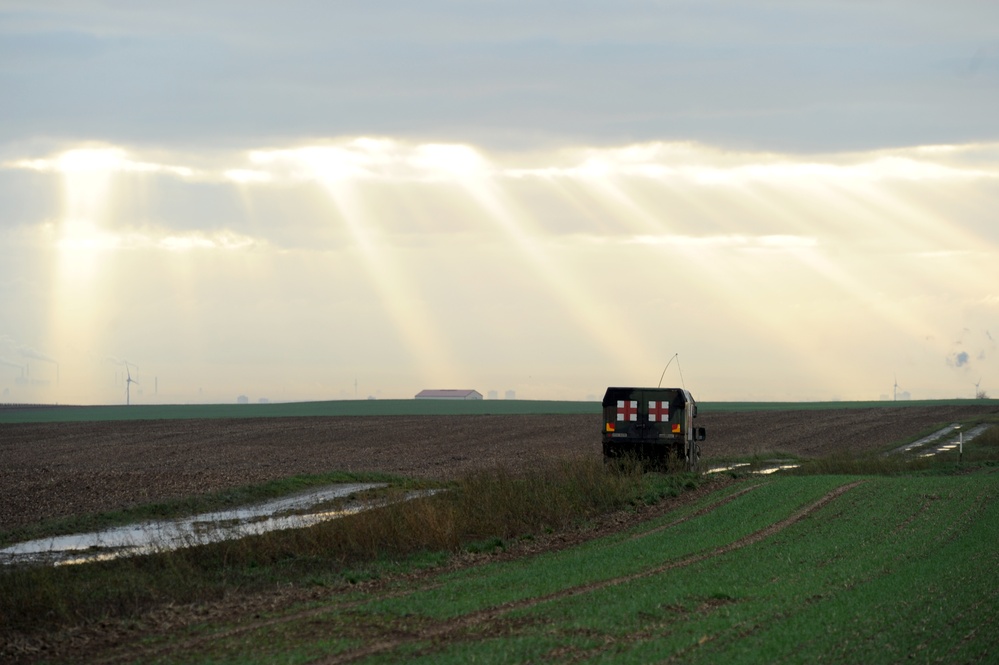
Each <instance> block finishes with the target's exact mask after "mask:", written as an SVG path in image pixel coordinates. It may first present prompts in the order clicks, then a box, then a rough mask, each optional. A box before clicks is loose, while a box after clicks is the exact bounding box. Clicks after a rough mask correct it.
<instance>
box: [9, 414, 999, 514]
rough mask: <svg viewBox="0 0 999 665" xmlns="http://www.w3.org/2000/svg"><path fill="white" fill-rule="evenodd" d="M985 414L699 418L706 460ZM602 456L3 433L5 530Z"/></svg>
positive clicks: (450, 427) (563, 425)
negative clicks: (202, 501) (227, 491)
mask: <svg viewBox="0 0 999 665" xmlns="http://www.w3.org/2000/svg"><path fill="white" fill-rule="evenodd" d="M997 412H999V407H996V406H994V405H968V406H959V407H933V408H930V407H904V408H901V407H900V408H877V409H839V410H817V411H785V412H777V411H755V412H726V413H710V412H708V413H702V415H701V417H700V418H698V424H699V425H702V426H704V427H705V428H706V429H707V431H708V440H707V441H705V442H704V443H703V444H702V451H703V453H704V459H705V460H706V461H708V462H710V460H711V459H712V458H727V457H732V456H739V455H748V454H753V453H768V452H774V451H778V452H780V451H782V452H788V453H794V454H797V455H801V456H804V457H817V456H823V455H828V454H832V453H835V452H842V453H845V454H851V455H853V454H859V453H863V452H865V451H872V450H883V449H886V448H888V447H890V446H891V445H892V444H895V443H898V442H901V441H903V440H905V439H907V438H911V437H914V436H916V435H917V434H919V433H921V432H924V431H926V430H927V429H929V428H932V427H934V426H938V425H944V424H947V423H950V422H954V421H957V420H961V419H964V418H970V417H974V416H979V415H984V414H994V413H997ZM584 455H594V456H596V455H600V418H599V416H596V415H593V416H589V415H583V416H580V415H565V416H392V417H386V418H357V417H328V418H274V419H240V420H188V421H177V420H170V421H167V420H164V421H137V422H135V421H133V422H118V423H62V424H30V425H0V460H2V464H0V529H9V528H13V527H17V526H21V525H25V524H30V523H33V522H36V521H38V520H40V519H45V518H52V517H63V516H69V515H73V514H81V513H90V512H95V511H105V510H114V509H118V508H123V507H127V506H130V505H134V504H137V503H145V502H151V501H158V500H164V499H170V498H179V497H183V496H189V495H191V494H200V493H205V492H211V491H215V490H220V489H224V488H228V487H235V486H240V485H246V484H250V483H259V482H263V481H266V480H271V479H274V478H281V477H285V476H289V475H295V474H305V473H321V472H328V471H334V470H350V471H386V472H391V473H398V474H404V475H410V476H420V477H428V478H447V477H453V476H456V475H459V474H462V473H466V472H468V471H472V470H474V469H482V468H495V467H496V466H500V465H505V466H508V467H513V468H518V467H527V466H529V465H531V464H533V463H536V462H538V461H541V460H544V459H548V458H562V457H570V456H584Z"/></svg>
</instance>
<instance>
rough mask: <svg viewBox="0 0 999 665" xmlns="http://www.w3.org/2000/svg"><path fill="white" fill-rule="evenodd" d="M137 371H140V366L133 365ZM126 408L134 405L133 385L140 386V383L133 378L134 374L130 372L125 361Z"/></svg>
mask: <svg viewBox="0 0 999 665" xmlns="http://www.w3.org/2000/svg"><path fill="white" fill-rule="evenodd" d="M132 367H135V369H137V370H138V369H139V368H138V366H136V365H132ZM125 376H126V377H128V378H126V379H125V406H129V405H131V403H132V390H131V388H132V384H133V383H135V384H138V383H139V382H138V381H136V380H135V379H133V378H132V373H131V372H129V371H128V361H127V360H126V361H125Z"/></svg>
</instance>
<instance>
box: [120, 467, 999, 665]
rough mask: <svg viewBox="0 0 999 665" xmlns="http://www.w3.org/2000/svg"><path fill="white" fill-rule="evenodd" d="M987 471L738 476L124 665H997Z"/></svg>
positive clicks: (168, 644)
mask: <svg viewBox="0 0 999 665" xmlns="http://www.w3.org/2000/svg"><path fill="white" fill-rule="evenodd" d="M997 468H999V467H989V466H986V467H981V468H979V469H978V471H977V472H975V473H970V474H966V475H949V474H944V475H920V476H902V477H862V476H817V477H816V476H812V477H793V476H788V477H773V478H767V479H747V480H744V481H742V482H739V483H735V484H733V485H728V486H725V487H724V488H722V489H719V490H717V491H716V492H714V493H711V494H709V495H707V496H705V497H703V498H702V499H700V500H699V501H698V502H696V503H693V504H692V505H688V506H686V507H684V508H682V509H679V510H676V511H673V512H671V513H669V514H666V515H664V516H662V517H659V518H657V519H655V520H653V521H649V522H645V523H641V524H640V525H638V526H635V527H632V528H630V529H628V530H625V531H621V532H618V533H615V534H613V535H610V536H607V537H603V538H600V539H597V540H591V541H589V542H586V543H584V544H581V545H578V546H575V547H571V548H568V549H563V550H561V551H551V552H546V553H543V554H540V555H538V556H533V557H526V558H525V557H520V558H515V559H513V560H508V561H497V562H495V563H486V564H485V565H477V566H473V567H466V568H462V569H459V570H457V571H452V572H447V571H446V570H445V571H443V572H440V573H437V574H433V575H430V576H426V575H424V576H418V577H416V578H414V579H408V578H406V577H401V578H397V579H395V580H394V581H390V582H389V583H387V584H383V585H376V586H375V587H372V588H371V589H370V590H365V589H363V588H361V589H358V590H356V591H351V592H347V593H343V592H341V593H334V594H329V595H328V596H326V597H325V598H324V599H323V600H321V601H313V602H309V603H307V604H296V605H289V606H284V607H275V608H274V609H273V610H272V611H271V612H269V613H267V614H266V615H260V614H257V615H256V616H252V617H251V616H247V617H243V618H242V619H241V620H237V621H231V620H229V621H226V622H224V623H222V624H219V623H215V622H212V621H208V622H201V623H198V624H197V625H195V626H193V627H189V628H187V629H185V630H184V631H182V632H181V633H180V634H177V633H171V634H170V635H169V636H161V637H157V638H153V639H150V640H149V641H148V642H146V643H145V644H144V645H143V646H142V647H141V649H138V650H137V651H136V650H133V651H132V652H131V653H132V656H131V657H130V658H126V660H134V662H178V663H180V662H183V663H197V662H203V663H273V662H282V663H306V662H314V661H318V662H364V663H424V662H425V663H469V662H475V663H527V662H554V663H577V662H608V663H610V662H613V663H649V662H681V663H721V662H724V663H760V662H767V663H770V662H776V663H817V662H825V663H896V662H917V663H929V662H946V663H976V662H980V663H989V662H995V659H996V656H997V655H999V632H997V631H996V630H995V628H996V626H995V622H996V618H997V617H999V549H997V548H996V547H995V534H996V533H997V532H999V501H997V499H999V482H997V476H996V473H995V472H996V470H997ZM178 644H180V645H182V648H180V649H177V648H176V645H178ZM121 655H124V654H121Z"/></svg>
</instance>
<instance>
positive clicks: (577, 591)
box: [311, 480, 864, 665]
mask: <svg viewBox="0 0 999 665" xmlns="http://www.w3.org/2000/svg"><path fill="white" fill-rule="evenodd" d="M863 482H864V481H863V480H857V481H854V482H852V483H848V484H846V485H841V486H839V487H837V488H836V489H834V490H832V491H831V492H828V493H827V494H826V495H825V496H823V497H821V498H820V499H819V500H818V501H815V502H814V503H811V504H809V505H807V506H805V507H803V508H800V509H799V510H797V511H795V512H794V513H792V514H791V515H789V516H788V517H786V518H784V519H783V520H781V521H779V522H775V523H774V524H771V525H770V526H768V527H765V528H763V529H760V530H759V531H755V532H753V533H751V534H749V535H747V536H744V537H742V538H739V539H738V540H735V541H733V542H731V543H728V544H727V545H722V546H720V547H716V548H714V549H711V550H708V551H706V552H701V553H700V554H693V555H690V556H688V557H685V558H683V559H677V560H675V561H670V562H667V563H665V564H662V565H660V566H656V567H654V568H649V569H646V570H643V571H641V572H638V573H632V574H630V575H623V576H621V577H614V578H611V579H607V580H602V581H600V582H592V583H589V584H582V585H579V586H575V587H570V588H567V589H563V590H561V591H556V592H555V593H551V594H547V595H544V596H536V597H533V598H523V599H521V600H515V601H510V602H508V603H503V604H502V605H497V606H496V607H493V608H490V609H486V610H481V611H478V612H472V613H471V614H466V615H464V616H460V617H456V618H454V619H449V620H445V621H443V622H441V623H439V624H438V625H436V626H431V627H429V628H426V629H424V630H422V631H419V632H416V633H415V634H409V635H402V636H397V637H392V638H387V639H383V640H381V641H378V642H375V643H373V644H369V645H367V646H364V647H361V648H358V649H354V650H353V651H346V652H342V653H338V654H333V655H331V656H328V657H325V658H320V659H317V660H314V661H311V662H312V663H313V664H314V665H340V664H341V663H351V662H354V661H356V660H360V659H361V658H367V657H368V656H374V655H376V654H380V653H385V652H387V651H392V650H393V649H396V648H397V647H400V646H403V645H405V644H412V643H414V642H425V641H430V642H435V643H441V642H444V641H446V640H447V638H449V637H450V636H452V635H454V634H455V633H458V632H460V631H463V630H467V629H469V628H474V627H476V626H481V625H483V624H487V623H489V622H492V621H496V620H497V619H499V618H500V617H502V616H503V615H504V614H507V613H509V612H512V611H514V610H521V609H527V608H531V607H536V606H538V605H541V604H543V603H547V602H551V601H555V600H562V599H565V598H572V597H574V596H579V595H582V594H585V593H590V592H593V591H599V590H601V589H605V588H607V587H612V586H618V585H621V584H627V583H629V582H633V581H635V580H639V579H643V578H646V577H652V576H655V575H659V574H662V573H664V572H666V571H669V570H674V569H676V568H685V567H687V566H692V565H694V564H697V563H701V562H702V561H706V560H708V559H713V558H715V557H718V556H722V555H723V554H728V553H729V552H733V551H735V550H738V549H742V548H743V547H747V546H749V545H753V544H755V543H758V542H760V541H762V540H765V539H766V538H769V537H770V536H772V535H774V534H776V533H779V532H781V531H783V530H784V529H786V528H787V527H789V526H791V525H793V524H795V523H797V522H800V521H801V520H802V519H804V518H805V517H808V516H809V515H811V514H812V513H814V512H815V511H817V510H819V509H820V508H822V507H824V506H825V505H827V504H828V503H830V502H831V501H833V500H834V499H836V498H838V497H839V496H841V495H842V494H844V493H845V492H847V491H849V490H851V489H853V488H854V487H857V486H858V485H860V484H862V483H863ZM746 491H748V490H746ZM733 498H734V497H733ZM716 507H717V506H716Z"/></svg>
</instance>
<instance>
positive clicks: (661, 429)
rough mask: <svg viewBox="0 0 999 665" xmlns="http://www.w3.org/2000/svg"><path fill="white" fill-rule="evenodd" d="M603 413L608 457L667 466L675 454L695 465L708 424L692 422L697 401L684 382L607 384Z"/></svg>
mask: <svg viewBox="0 0 999 665" xmlns="http://www.w3.org/2000/svg"><path fill="white" fill-rule="evenodd" d="M603 415H604V418H603V450H604V459H605V460H607V461H611V460H615V459H619V458H622V457H629V456H630V457H634V458H636V459H638V460H640V461H641V462H642V463H643V464H645V465H647V466H653V467H668V466H669V465H670V460H671V459H672V460H675V461H676V462H682V463H683V464H684V465H685V467H686V468H687V469H688V470H691V471H697V469H698V465H699V463H700V457H701V447H700V446H699V445H698V443H697V442H698V441H703V440H704V428H703V427H694V425H693V420H694V418H696V417H697V403H696V402H695V401H694V398H693V397H692V396H691V395H690V393H689V392H687V391H686V390H684V389H683V388H608V389H607V392H606V393H604V400H603Z"/></svg>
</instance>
